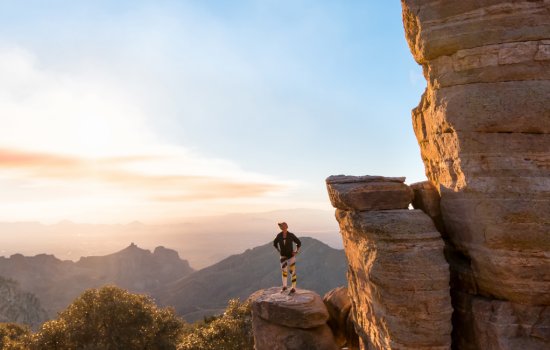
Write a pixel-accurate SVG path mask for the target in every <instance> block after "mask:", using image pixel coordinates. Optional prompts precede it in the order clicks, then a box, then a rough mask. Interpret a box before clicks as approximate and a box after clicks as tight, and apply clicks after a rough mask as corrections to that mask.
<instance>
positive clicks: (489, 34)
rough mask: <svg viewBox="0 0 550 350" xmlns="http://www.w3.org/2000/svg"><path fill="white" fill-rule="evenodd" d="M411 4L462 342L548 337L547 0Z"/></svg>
mask: <svg viewBox="0 0 550 350" xmlns="http://www.w3.org/2000/svg"><path fill="white" fill-rule="evenodd" d="M402 5H403V20H404V25H405V34H406V37H407V40H408V42H409V46H410V48H411V52H412V53H413V56H414V57H415V59H416V60H417V62H418V63H420V64H421V65H422V67H423V71H424V75H425V77H426V80H427V81H428V86H427V89H426V91H425V93H424V95H423V96H422V99H421V102H420V104H419V106H418V107H417V108H416V109H415V110H414V111H413V126H414V130H415V133H416V136H417V139H418V143H419V145H420V150H421V155H422V159H423V161H424V165H425V169H426V175H427V177H428V179H429V180H430V182H431V183H432V184H433V185H434V186H435V188H436V189H437V190H438V192H439V194H440V196H441V216H442V220H443V223H444V229H445V232H446V234H447V237H448V244H449V251H451V252H452V254H451V255H450V256H449V258H450V261H451V268H452V269H453V281H452V285H453V304H454V307H455V310H456V313H455V315H454V327H455V333H454V334H455V343H456V344H459V345H457V346H458V348H467V349H470V348H471V349H516V348H530V349H531V348H538V347H546V348H548V347H550V334H549V329H550V325H549V322H548V321H547V319H548V311H546V310H547V307H548V306H549V305H550V293H548V291H549V290H550V259H549V258H548V253H549V251H550V239H548V233H549V232H550V98H548V96H550V3H549V2H548V1H543V0H538V1H502V0H499V1H497V0H481V1H470V0H468V1H436V0H402ZM455 262H456V263H455ZM465 334H468V335H469V336H470V337H471V339H470V341H468V342H467V343H469V344H470V345H468V346H466V345H464V344H466V343H465V342H464V341H463V340H464V339H463V336H464V335H465ZM537 344H538V345H537ZM540 344H543V345H540Z"/></svg>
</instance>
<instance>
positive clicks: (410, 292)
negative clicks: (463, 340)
mask: <svg viewBox="0 0 550 350" xmlns="http://www.w3.org/2000/svg"><path fill="white" fill-rule="evenodd" d="M329 179H330V178H329ZM383 179H384V178H381V181H383ZM390 181H391V180H390ZM402 185H403V186H405V187H408V186H406V185H405V184H402ZM327 186H329V195H330V196H331V201H332V203H335V201H334V200H333V199H332V197H333V196H337V197H338V198H342V197H345V193H343V191H346V190H348V189H347V188H340V189H336V190H334V188H333V191H331V190H330V186H331V184H330V183H329V181H327ZM364 186H367V187H368V186H369V183H365V184H364ZM353 190H354V191H357V190H356V189H353ZM408 190H409V191H410V192H411V193H412V190H410V188H409V189H408ZM339 191H340V192H339ZM335 192H337V193H336V194H335ZM371 193H372V192H371ZM383 197H384V196H383V194H382V193H373V195H372V198H373V199H372V201H371V203H372V205H371V207H370V208H371V209H372V210H364V209H363V208H364V207H358V208H352V210H342V209H337V210H336V219H337V220H338V222H339V224H340V231H341V234H342V238H343V241H344V249H345V252H346V256H347V258H348V263H349V269H348V285H349V295H350V297H351V302H352V313H353V316H354V322H355V325H356V327H355V328H356V330H357V332H358V334H359V336H360V338H361V341H362V349H400V348H414V349H450V346H451V314H452V308H451V298H450V294H449V278H450V277H449V266H448V264H447V262H446V260H445V258H444V255H443V247H444V243H443V240H442V238H441V236H440V234H439V232H438V231H437V229H436V228H435V226H434V223H433V221H432V220H431V218H430V217H429V216H427V215H426V214H425V213H423V212H422V211H420V210H408V209H391V208H388V207H387V205H386V203H385V202H384V203H383V204H382V205H381V206H380V207H377V206H376V203H377V198H383ZM410 198H411V199H412V196H411V197H410ZM408 205H409V203H407V205H406V206H408ZM401 206H402V204H401V202H399V203H398V204H397V207H398V208H399V207H401Z"/></svg>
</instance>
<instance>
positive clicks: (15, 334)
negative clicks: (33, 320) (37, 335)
mask: <svg viewBox="0 0 550 350" xmlns="http://www.w3.org/2000/svg"><path fill="white" fill-rule="evenodd" d="M30 334H31V331H30V329H29V327H27V326H24V325H20V324H17V323H0V349H2V350H25V349H28V345H27V342H28V341H29V338H30Z"/></svg>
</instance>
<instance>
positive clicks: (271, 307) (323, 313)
mask: <svg viewBox="0 0 550 350" xmlns="http://www.w3.org/2000/svg"><path fill="white" fill-rule="evenodd" d="M249 299H250V300H251V301H252V312H253V313H254V314H256V315H258V316H259V317H261V318H263V319H264V320H266V321H269V322H271V323H275V324H278V325H281V326H286V327H295V328H313V327H317V326H321V325H324V324H326V322H327V321H328V318H329V314H328V311H327V308H326V307H325V305H324V304H323V299H321V297H320V296H319V294H317V293H315V292H313V291H309V290H305V289H299V288H298V289H296V293H294V294H293V295H289V294H288V292H287V293H281V288H280V287H272V288H268V289H262V290H259V291H257V292H255V293H254V294H252V295H251V296H250V298H249Z"/></svg>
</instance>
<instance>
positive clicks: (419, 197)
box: [411, 181, 445, 234]
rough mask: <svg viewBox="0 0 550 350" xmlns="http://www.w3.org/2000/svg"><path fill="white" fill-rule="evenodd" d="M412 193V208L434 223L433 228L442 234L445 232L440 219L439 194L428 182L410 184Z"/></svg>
mask: <svg viewBox="0 0 550 350" xmlns="http://www.w3.org/2000/svg"><path fill="white" fill-rule="evenodd" d="M411 188H412V190H413V193H414V198H413V201H412V206H413V208H414V209H420V210H422V211H423V212H424V213H426V214H427V215H428V216H429V217H431V218H432V220H433V221H434V224H435V227H436V228H437V230H438V231H439V232H441V233H442V234H443V233H444V231H445V228H444V226H443V220H442V218H441V208H440V203H439V202H440V199H441V197H440V196H439V192H437V189H436V188H435V186H434V185H432V183H431V182H429V181H423V182H416V183H413V184H411Z"/></svg>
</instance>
